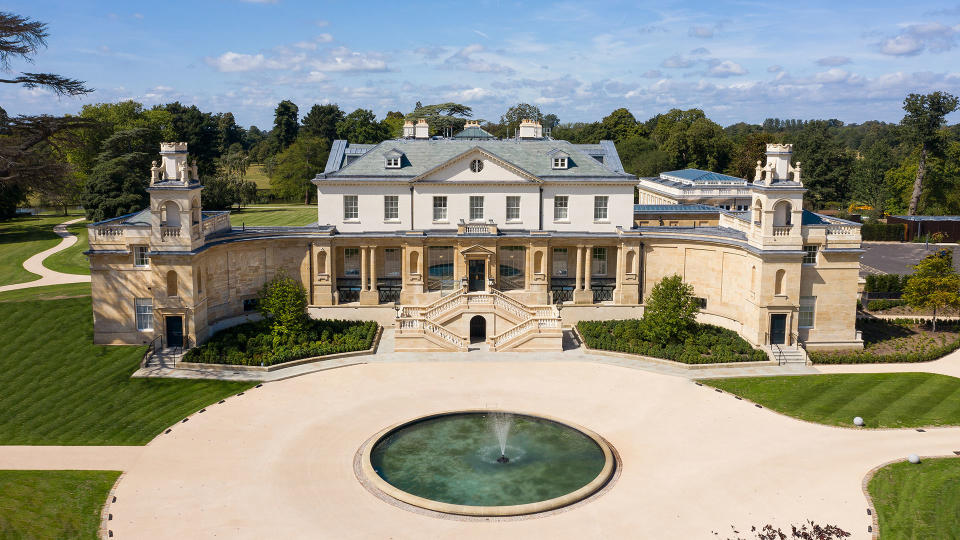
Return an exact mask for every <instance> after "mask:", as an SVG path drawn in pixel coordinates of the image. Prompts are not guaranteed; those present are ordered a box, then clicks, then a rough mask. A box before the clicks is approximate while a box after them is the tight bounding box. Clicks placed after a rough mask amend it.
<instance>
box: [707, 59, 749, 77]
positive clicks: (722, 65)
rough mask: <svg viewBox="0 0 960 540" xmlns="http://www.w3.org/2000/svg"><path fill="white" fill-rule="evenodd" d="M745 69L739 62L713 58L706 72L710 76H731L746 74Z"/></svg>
mask: <svg viewBox="0 0 960 540" xmlns="http://www.w3.org/2000/svg"><path fill="white" fill-rule="evenodd" d="M746 73H747V70H746V68H744V67H743V66H741V65H740V64H738V63H736V62H734V61H732V60H724V61H722V62H721V61H719V60H714V61H712V62H711V63H710V69H709V70H707V74H708V75H709V76H711V77H733V76H735V75H746Z"/></svg>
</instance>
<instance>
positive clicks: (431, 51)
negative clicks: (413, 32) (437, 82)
mask: <svg viewBox="0 0 960 540" xmlns="http://www.w3.org/2000/svg"><path fill="white" fill-rule="evenodd" d="M413 52H414V53H416V54H419V55H420V56H422V57H424V58H426V59H427V60H436V59H437V58H439V57H440V55H442V54H444V53H446V52H447V50H446V49H444V48H443V47H418V48H416V49H414V50H413Z"/></svg>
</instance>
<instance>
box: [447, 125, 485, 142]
mask: <svg viewBox="0 0 960 540" xmlns="http://www.w3.org/2000/svg"><path fill="white" fill-rule="evenodd" d="M453 138H454V139H496V137H494V136H493V135H492V134H491V133H490V132H489V131H487V130H485V129H483V128H482V127H480V126H468V127H466V128H464V129H463V131H461V132H460V133H457V134H456V135H454V136H453Z"/></svg>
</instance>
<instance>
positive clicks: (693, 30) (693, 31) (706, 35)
mask: <svg viewBox="0 0 960 540" xmlns="http://www.w3.org/2000/svg"><path fill="white" fill-rule="evenodd" d="M713 33H714V29H713V27H712V26H704V25H697V26H691V27H690V29H689V30H687V35H688V36H690V37H697V38H703V39H710V38H712V37H713Z"/></svg>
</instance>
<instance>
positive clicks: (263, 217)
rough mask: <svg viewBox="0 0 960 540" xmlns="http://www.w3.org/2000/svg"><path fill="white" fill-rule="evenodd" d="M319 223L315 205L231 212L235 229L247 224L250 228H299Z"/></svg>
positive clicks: (254, 208) (271, 207) (231, 220)
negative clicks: (299, 226)
mask: <svg viewBox="0 0 960 540" xmlns="http://www.w3.org/2000/svg"><path fill="white" fill-rule="evenodd" d="M316 222H317V207H316V206H315V205H311V206H305V205H302V204H299V205H290V206H283V207H280V206H277V207H274V206H273V205H270V206H269V207H266V208H263V207H256V206H251V207H247V208H244V209H243V211H242V212H237V211H236V210H232V211H231V212H230V224H231V225H233V226H234V227H241V226H242V225H244V224H246V225H249V226H258V225H259V226H270V227H281V226H298V225H309V224H311V223H316Z"/></svg>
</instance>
